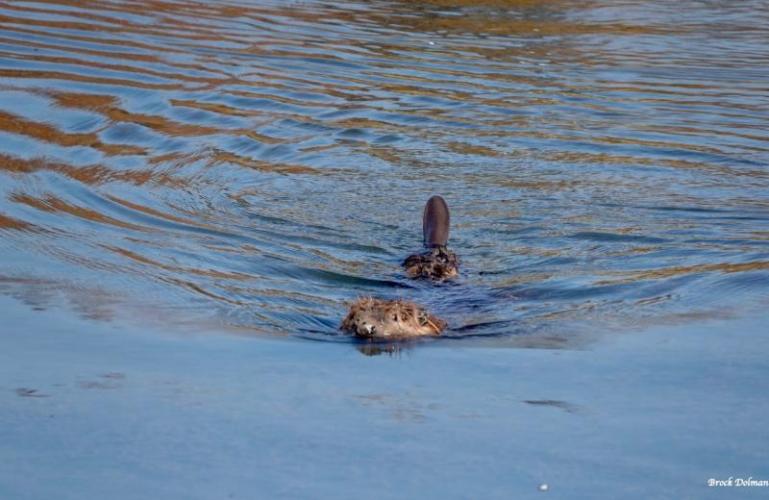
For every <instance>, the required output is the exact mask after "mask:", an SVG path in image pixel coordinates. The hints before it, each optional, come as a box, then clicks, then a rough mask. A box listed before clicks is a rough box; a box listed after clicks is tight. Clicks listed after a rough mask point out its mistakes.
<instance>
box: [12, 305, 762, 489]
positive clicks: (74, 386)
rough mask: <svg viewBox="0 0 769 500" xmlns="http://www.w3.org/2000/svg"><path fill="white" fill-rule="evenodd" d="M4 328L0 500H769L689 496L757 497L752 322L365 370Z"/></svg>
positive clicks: (195, 339)
mask: <svg viewBox="0 0 769 500" xmlns="http://www.w3.org/2000/svg"><path fill="white" fill-rule="evenodd" d="M0 304H2V306H3V308H4V310H10V311H18V308H15V307H14V304H12V303H11V302H10V300H9V299H7V298H5V299H2V302H0ZM8 319H10V320H11V321H13V324H14V325H16V326H15V327H14V328H13V329H10V330H7V331H5V332H4V334H3V336H2V337H0V381H2V382H1V383H0V408H2V411H0V461H1V462H2V463H3V467H2V469H0V497H2V498H14V499H39V498H57V499H62V500H66V499H83V498H104V497H110V498H114V499H135V498H166V499H176V498H179V499H214V498H245V499H252V498H350V499H352V498H457V499H460V498H461V499H464V498H539V499H541V498H585V499H592V498H644V499H655V498H659V499H669V498H681V499H685V498H692V499H703V498H735V497H739V498H765V496H766V492H767V489H766V488H761V487H753V488H748V487H743V488H739V489H737V488H734V487H732V488H711V487H708V486H707V481H708V480H709V479H712V478H715V479H728V478H729V477H730V476H733V477H744V478H747V477H750V476H752V477H755V478H764V479H765V478H766V477H767V469H766V463H767V462H766V449H767V448H766V444H767V439H768V438H769V431H767V427H766V415H767V414H769V398H767V396H766V391H764V390H763V389H762V387H763V382H764V381H765V380H766V353H767V350H768V349H769V341H767V338H766V336H765V335H761V334H758V333H759V332H760V331H763V327H764V322H763V318H761V317H758V318H757V317H755V316H753V317H748V318H743V319H740V320H734V319H731V320H715V321H714V320H711V321H709V322H706V323H705V324H689V325H687V326H683V327H682V326H675V327H664V328H657V329H651V330H647V331H644V332H643V333H640V334H639V333H638V332H635V333H634V334H627V335H614V336H613V337H611V340H606V336H602V337H601V338H602V340H601V341H600V342H598V343H596V344H594V345H591V346H590V347H589V348H585V349H578V350H577V349H569V350H563V349H541V348H532V349H515V348H499V347H480V346H478V345H476V344H474V343H472V342H469V343H463V344H457V345H452V344H444V345H441V346H439V347H435V348H412V349H404V350H401V351H400V352H398V353H391V354H390V355H381V356H374V357H368V356H361V355H360V353H359V352H358V351H357V350H355V349H352V348H350V346H348V345H344V344H336V343H326V342H321V343H318V342H306V341H302V340H297V339H286V340H280V339H271V340H259V341H254V340H253V339H251V338H248V337H242V336H230V335H217V334H211V333H210V332H200V331H186V332H180V331H177V332H175V333H169V332H167V331H166V332H158V331H153V330H152V329H136V328H126V327H120V326H116V325H103V326H102V327H100V328H94V327H93V325H92V324H90V323H89V322H86V321H83V320H78V319H73V318H72V317H71V316H69V315H64V314H57V313H55V312H44V313H41V314H37V315H30V314H24V313H19V312H12V314H11V316H10V318H8ZM602 333H607V334H612V333H616V332H602ZM542 484H546V485H547V486H548V490H547V491H546V492H542V491H540V489H539V488H540V486H541V485H542Z"/></svg>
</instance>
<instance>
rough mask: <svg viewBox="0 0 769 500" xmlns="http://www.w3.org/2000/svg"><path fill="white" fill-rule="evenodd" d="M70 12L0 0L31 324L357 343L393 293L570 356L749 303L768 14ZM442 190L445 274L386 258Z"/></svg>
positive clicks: (383, 5)
mask: <svg viewBox="0 0 769 500" xmlns="http://www.w3.org/2000/svg"><path fill="white" fill-rule="evenodd" d="M83 5H84V4H80V3H77V2H69V1H65V0H62V1H59V2H56V1H50V2H17V1H12V2H0V154H1V155H2V156H0V262H1V263H0V292H2V293H3V294H6V295H10V296H13V297H17V298H19V299H21V300H22V301H23V302H24V303H26V304H27V305H31V306H32V307H33V308H35V309H48V308H56V309H63V310H71V311H75V312H76V313H77V314H78V315H81V316H83V317H86V318H90V319H91V320H92V321H95V322H104V321H110V320H115V321H116V320H118V319H120V318H122V319H128V318H130V319H133V320H138V321H140V322H145V321H150V320H151V321H157V322H160V323H161V324H163V323H166V324H168V325H169V326H170V325H179V324H200V323H203V324H206V325H209V326H210V328H211V329H213V330H232V329H234V330H237V331H242V332H245V333H247V334H255V335H261V334H284V335H285V334H287V335H294V336H301V337H305V338H308V339H314V340H334V341H347V340H348V338H347V337H345V336H343V335H342V334H341V333H340V332H339V331H338V324H339V321H340V318H341V317H342V316H343V314H344V312H345V302H346V301H349V300H352V299H354V298H355V297H358V296H360V295H375V296H382V297H406V298H410V299H413V300H416V301H418V302H420V303H423V304H425V305H427V306H428V307H429V308H430V309H431V310H432V311H433V312H434V313H435V314H437V315H439V316H442V317H444V318H445V319H447V320H448V322H449V324H450V330H449V332H448V333H447V336H449V337H469V336H472V337H487V338H489V339H492V345H505V344H510V345H567V346H568V345H570V344H569V342H571V341H576V340H578V339H579V337H580V336H579V335H578V334H577V333H575V332H577V331H579V330H583V329H584V326H586V325H587V326H590V325H596V324H600V325H604V326H605V325H614V327H616V328H620V329H621V328H624V326H623V325H637V324H647V323H649V322H669V321H688V320H689V319H691V318H703V317H711V316H723V315H734V314H739V313H740V311H743V310H746V309H749V308H752V307H755V306H756V305H760V304H762V303H763V304H765V303H766V298H767V296H768V295H769V169H767V163H769V142H767V140H768V139H769V131H768V130H769V127H768V126H769V120H768V119H767V118H768V117H769V44H767V40H768V39H767V29H766V28H767V26H769V8H768V7H767V4H766V2H764V1H762V0H755V1H740V2H698V1H685V2H668V1H662V0H660V1H624V2H618V1H609V0H606V1H576V0H575V1H557V0H552V1H524V0H521V1H509V2H505V1H488V2H470V1H460V0H435V1H432V2H420V3H416V2H395V1H371V2H344V3H341V4H339V5H335V4H333V3H330V2H312V1H310V2H256V1H254V2H239V3H238V2H231V1H226V2H194V1H183V0H182V1H177V2H153V1H133V2H131V1H126V2H107V1H105V2H89V3H88V7H87V8H86V7H84V6H83ZM432 194H442V195H443V196H444V197H445V198H446V199H447V200H448V202H449V205H450V207H451V209H452V220H453V228H452V236H451V241H450V243H451V245H452V247H453V248H454V249H455V250H456V251H457V253H458V254H459V255H460V257H461V259H462V263H463V267H462V277H461V279H459V280H458V281H457V282H456V283H453V284H449V285H443V286H438V287H436V286H433V285H425V284H420V283H416V282H413V281H410V280H409V279H408V278H406V277H405V276H404V274H403V272H402V270H401V268H400V266H399V264H400V261H401V260H402V259H403V258H404V257H405V256H406V255H408V254H409V253H410V252H413V251H415V250H418V249H419V248H420V246H421V227H420V224H421V209H422V206H423V204H424V202H425V200H426V199H427V198H428V197H429V196H430V195H432ZM20 307H27V306H26V305H25V306H20Z"/></svg>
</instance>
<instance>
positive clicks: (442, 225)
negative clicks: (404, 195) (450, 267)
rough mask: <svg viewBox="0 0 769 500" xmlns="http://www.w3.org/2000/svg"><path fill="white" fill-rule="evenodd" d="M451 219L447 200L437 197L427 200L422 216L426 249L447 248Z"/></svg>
mask: <svg viewBox="0 0 769 500" xmlns="http://www.w3.org/2000/svg"><path fill="white" fill-rule="evenodd" d="M449 219H450V217H449V206H448V205H447V204H446V200H444V199H443V198H441V197H440V196H437V195H436V196H433V197H432V198H430V199H429V200H427V204H426V205H425V211H424V214H423V215H422V231H423V232H424V237H425V246H426V247H428V248H432V247H443V246H446V243H447V242H448V241H449Z"/></svg>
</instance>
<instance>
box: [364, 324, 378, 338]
mask: <svg viewBox="0 0 769 500" xmlns="http://www.w3.org/2000/svg"><path fill="white" fill-rule="evenodd" d="M363 329H364V330H365V331H366V334H368V335H374V333H376V327H375V326H374V325H369V324H368V323H363Z"/></svg>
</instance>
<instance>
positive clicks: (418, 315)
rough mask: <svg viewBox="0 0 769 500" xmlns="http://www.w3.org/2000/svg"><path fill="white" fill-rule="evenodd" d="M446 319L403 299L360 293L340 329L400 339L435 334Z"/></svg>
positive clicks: (441, 329) (438, 332) (439, 331)
mask: <svg viewBox="0 0 769 500" xmlns="http://www.w3.org/2000/svg"><path fill="white" fill-rule="evenodd" d="M445 328H446V322H445V321H443V320H441V319H439V318H436V317H435V316H433V315H431V314H430V313H428V312H427V311H425V310H424V309H423V308H422V307H420V306H418V305H417V304H415V303H413V302H409V301H406V300H382V299H375V298H373V297H363V298H360V299H358V300H356V301H355V302H354V303H353V304H352V305H351V306H350V312H348V313H347V316H346V317H345V318H344V320H343V321H342V326H341V329H342V330H345V331H348V332H351V333H353V334H355V335H357V336H358V337H365V338H379V339H400V338H409V337H426V336H437V335H440V334H441V332H442V331H443V330H444V329H445Z"/></svg>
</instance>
